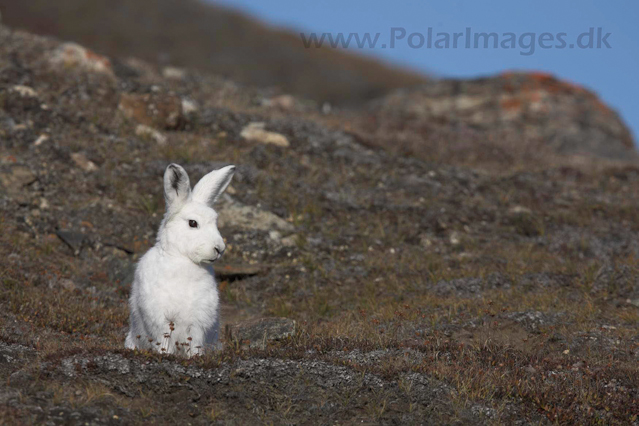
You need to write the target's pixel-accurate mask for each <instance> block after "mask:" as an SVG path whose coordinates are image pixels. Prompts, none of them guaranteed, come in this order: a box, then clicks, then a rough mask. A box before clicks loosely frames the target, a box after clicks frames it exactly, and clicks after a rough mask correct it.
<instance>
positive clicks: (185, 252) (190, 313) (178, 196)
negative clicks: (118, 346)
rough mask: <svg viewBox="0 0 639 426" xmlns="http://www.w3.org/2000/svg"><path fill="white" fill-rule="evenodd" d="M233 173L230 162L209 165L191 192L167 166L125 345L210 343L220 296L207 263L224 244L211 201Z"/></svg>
mask: <svg viewBox="0 0 639 426" xmlns="http://www.w3.org/2000/svg"><path fill="white" fill-rule="evenodd" d="M234 172H235V166H227V167H224V168H221V169H219V170H214V171H212V172H211V173H209V174H207V175H206V176H204V177H203V178H202V179H201V180H200V181H199V182H198V183H197V185H195V187H194V188H193V192H191V184H190V182H189V176H188V175H187V173H186V171H185V170H184V169H183V168H182V167H181V166H179V165H177V164H170V165H169V166H168V167H167V168H166V171H165V172H164V197H165V199H166V214H165V215H164V219H163V220H162V224H161V225H160V229H159V232H158V237H157V242H156V244H155V246H154V247H153V248H151V249H150V250H149V251H148V252H147V253H146V254H145V255H144V256H143V257H142V259H140V262H139V263H138V266H137V268H136V271H135V278H134V281H133V286H132V289H131V297H130V299H129V307H130V310H131V315H130V318H129V327H130V328H129V334H128V335H127V337H126V342H125V346H126V347H127V348H129V349H135V348H140V349H154V350H156V351H158V352H161V353H170V354H180V355H183V356H188V357H190V356H193V355H197V354H201V353H203V352H204V351H206V350H207V349H212V348H214V347H215V345H216V342H217V338H218V330H219V321H218V303H219V299H218V291H217V284H216V282H215V278H214V275H213V268H212V267H211V264H212V263H213V262H215V261H216V260H217V259H219V258H220V257H221V256H222V253H224V249H225V248H226V247H225V245H224V240H223V239H222V236H221V235H220V232H219V231H218V229H217V223H216V222H217V213H216V212H215V210H213V203H214V202H215V200H216V199H217V198H218V197H219V196H220V194H221V193H222V192H224V190H225V189H226V187H227V186H228V184H229V183H230V182H231V179H232V177H233V173H234Z"/></svg>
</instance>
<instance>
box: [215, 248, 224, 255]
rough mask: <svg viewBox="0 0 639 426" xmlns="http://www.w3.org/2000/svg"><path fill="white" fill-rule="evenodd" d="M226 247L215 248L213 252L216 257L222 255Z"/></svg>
mask: <svg viewBox="0 0 639 426" xmlns="http://www.w3.org/2000/svg"><path fill="white" fill-rule="evenodd" d="M225 249H226V247H219V246H215V252H216V253H217V257H220V256H222V255H223V254H224V250H225Z"/></svg>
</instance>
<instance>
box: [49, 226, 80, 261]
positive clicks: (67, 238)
mask: <svg viewBox="0 0 639 426" xmlns="http://www.w3.org/2000/svg"><path fill="white" fill-rule="evenodd" d="M56 235H57V236H58V238H60V239H61V240H62V241H63V242H64V243H65V244H66V245H68V246H69V247H70V248H71V250H73V254H74V255H76V256H78V255H79V254H80V250H82V244H83V243H84V240H85V235H84V234H83V233H81V232H76V231H70V230H59V231H57V232H56Z"/></svg>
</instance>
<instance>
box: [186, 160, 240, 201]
mask: <svg viewBox="0 0 639 426" xmlns="http://www.w3.org/2000/svg"><path fill="white" fill-rule="evenodd" d="M234 173H235V166H226V167H222V168H221V169H219V170H213V171H212V172H211V173H209V174H207V175H206V176H204V177H203V178H202V179H200V181H199V182H198V183H197V185H195V188H193V201H198V202H200V203H203V204H206V205H208V206H210V207H212V206H213V203H215V201H216V200H217V199H218V197H219V196H220V195H221V194H222V192H224V190H225V189H226V187H227V186H229V183H231V179H232V178H233V174H234Z"/></svg>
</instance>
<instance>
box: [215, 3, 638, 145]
mask: <svg viewBox="0 0 639 426" xmlns="http://www.w3.org/2000/svg"><path fill="white" fill-rule="evenodd" d="M215 3H218V4H222V5H224V6H227V7H230V8H233V9H237V10H241V11H243V12H246V13H248V14H250V15H252V16H254V17H256V18H258V19H260V20H262V21H264V22H266V23H267V24H269V25H271V26H275V27H284V28H288V29H292V30H294V31H295V32H304V33H306V34H308V33H310V32H317V33H322V32H328V33H333V34H336V33H339V32H342V33H346V34H348V33H360V34H363V33H367V32H368V33H381V34H380V38H379V42H378V44H377V47H376V48H374V49H370V48H367V49H355V50H357V51H358V52H360V53H362V54H367V55H373V56H376V57H378V58H381V59H383V60H385V61H386V62H389V63H394V64H398V65H401V66H404V67H408V68H412V69H415V70H418V71H422V72H425V73H427V74H430V75H435V76H442V77H473V76H480V75H490V74H494V73H498V72H502V71H504V70H539V71H547V72H550V73H552V74H555V75H556V76H558V77H560V78H562V79H565V80H568V81H571V82H574V83H577V84H580V85H583V86H586V87H588V88H589V89H591V90H594V91H595V92H596V93H597V94H599V96H600V97H601V98H602V99H603V100H604V102H606V103H608V104H609V105H610V106H612V107H613V108H614V109H616V110H617V111H618V112H619V113H621V115H622V117H623V118H624V120H625V122H626V123H627V124H628V125H629V126H630V127H631V129H632V130H633V135H634V136H635V140H636V139H637V136H638V135H639V84H638V80H639V25H638V23H639V2H636V1H620V0H616V1H614V0H610V1H607V2H604V1H594V0H580V1H568V0H566V1H557V0H555V1H546V0H536V1H528V0H518V1H512V0H510V1H502V0H497V1H491V2H487V1H477V0H475V1H472V0H450V1H430V0H401V1H396V2H392V1H388V0H386V1H378V0H368V1H363V0H347V1H345V0H323V1H308V0H307V1H303V0H297V1H295V0H280V1H265V0H218V1H215ZM394 27H402V28H404V29H406V37H405V38H404V39H403V40H399V39H398V40H397V41H396V44H395V48H393V49H390V48H388V46H389V45H390V38H391V28H394ZM429 27H431V28H432V29H433V30H432V31H433V34H434V35H433V42H434V40H435V39H436V35H437V33H440V32H447V33H455V32H463V31H465V29H466V27H470V28H471V30H472V32H473V33H480V32H487V33H490V32H495V33H497V34H499V35H500V37H501V38H500V43H501V42H502V41H503V36H502V34H503V33H506V32H512V33H515V34H516V36H517V37H518V38H519V37H520V36H521V35H522V34H524V33H529V32H531V33H535V36H534V37H535V46H536V48H535V51H534V53H532V54H528V55H522V54H521V53H522V52H523V53H529V52H530V48H528V47H526V48H521V47H520V46H522V45H523V46H528V43H529V42H530V38H531V36H524V39H523V40H522V45H519V44H518V45H517V47H516V48H515V49H504V48H498V49H484V48H480V49H472V48H470V49H466V48H463V45H462V44H461V42H460V48H457V49H453V48H449V49H434V48H431V49H428V48H425V47H424V48H421V49H420V48H411V47H409V45H408V43H407V39H408V36H409V35H410V34H411V33H420V34H423V35H424V36H425V37H426V36H427V33H428V28H429ZM591 27H594V28H599V27H601V28H602V35H605V33H611V34H610V36H609V37H608V38H607V41H608V44H609V45H610V46H611V47H610V48H606V47H605V44H603V43H602V48H600V49H596V48H593V49H580V48H574V49H570V48H569V45H570V44H576V41H577V38H578V36H579V35H580V34H581V33H583V32H587V31H588V30H589V28H591ZM545 32H548V33H551V34H553V41H552V42H550V41H548V40H546V41H544V42H543V44H544V45H546V46H548V45H560V44H561V43H560V42H559V40H557V39H556V34H558V33H566V36H564V37H563V38H564V39H565V40H566V42H567V46H566V47H565V48H564V49H557V48H550V49H542V48H540V47H539V37H540V36H541V34H542V33H545ZM395 34H396V35H398V34H399V33H398V32H396V33H395ZM595 36H596V30H595ZM451 37H452V36H451ZM546 37H548V36H546ZM460 40H461V39H460ZM412 41H413V45H417V44H418V43H419V42H420V39H419V36H414V37H413V39H412ZM586 41H587V40H586V39H585V38H582V42H586ZM300 43H301V39H300ZM381 44H386V45H387V46H386V48H382V47H381ZM582 44H583V43H582Z"/></svg>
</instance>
